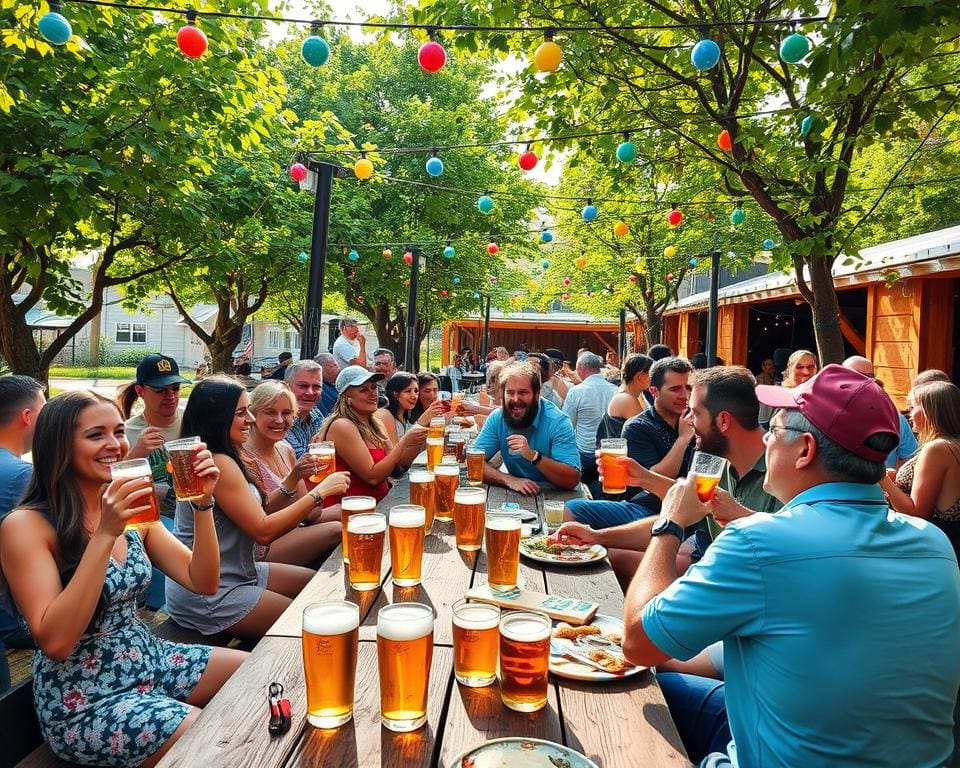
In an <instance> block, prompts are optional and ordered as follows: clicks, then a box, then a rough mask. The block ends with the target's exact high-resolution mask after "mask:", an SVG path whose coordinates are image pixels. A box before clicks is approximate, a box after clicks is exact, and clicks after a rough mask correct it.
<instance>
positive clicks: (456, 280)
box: [453, 277, 460, 285]
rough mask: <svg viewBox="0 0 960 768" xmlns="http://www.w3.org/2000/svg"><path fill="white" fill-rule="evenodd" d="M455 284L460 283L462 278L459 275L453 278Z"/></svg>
mask: <svg viewBox="0 0 960 768" xmlns="http://www.w3.org/2000/svg"><path fill="white" fill-rule="evenodd" d="M453 284H454V285H460V278H459V277H455V278H453Z"/></svg>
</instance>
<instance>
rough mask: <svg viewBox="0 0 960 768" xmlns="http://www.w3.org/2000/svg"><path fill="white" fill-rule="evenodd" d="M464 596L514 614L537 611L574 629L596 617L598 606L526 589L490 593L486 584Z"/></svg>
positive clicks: (490, 590)
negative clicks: (573, 626)
mask: <svg viewBox="0 0 960 768" xmlns="http://www.w3.org/2000/svg"><path fill="white" fill-rule="evenodd" d="M464 597H466V598H467V599H468V600H476V601H477V602H480V603H492V604H493V605H499V606H500V607H501V608H508V609H510V610H514V611H540V612H541V613H545V614H547V616H549V617H550V618H551V619H556V620H557V621H565V622H567V623H568V624H573V625H575V626H579V625H581V624H587V623H589V622H590V621H591V620H592V619H593V617H594V614H596V612H597V608H599V607H600V605H599V604H598V603H591V602H588V601H586V600H579V599H577V598H568V597H560V596H558V595H545V594H543V593H542V592H531V591H529V590H526V589H517V590H514V591H513V592H494V591H493V590H492V589H490V587H488V586H487V585H483V586H478V587H474V588H473V589H470V590H468V591H467V592H466V594H465V595H464Z"/></svg>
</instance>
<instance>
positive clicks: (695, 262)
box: [690, 259, 700, 267]
mask: <svg viewBox="0 0 960 768" xmlns="http://www.w3.org/2000/svg"><path fill="white" fill-rule="evenodd" d="M699 263H700V262H699V261H697V260H696V259H690V266H691V267H695V266H697V264H699Z"/></svg>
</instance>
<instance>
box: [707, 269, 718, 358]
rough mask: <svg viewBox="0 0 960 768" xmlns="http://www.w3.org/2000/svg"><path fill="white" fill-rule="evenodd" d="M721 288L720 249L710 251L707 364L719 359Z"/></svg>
mask: <svg viewBox="0 0 960 768" xmlns="http://www.w3.org/2000/svg"><path fill="white" fill-rule="evenodd" d="M719 290H720V251H711V252H710V302H709V305H708V307H709V309H708V314H707V345H706V346H707V348H706V354H707V366H708V367H711V368H712V367H713V365H714V361H715V360H716V359H717V294H718V293H719Z"/></svg>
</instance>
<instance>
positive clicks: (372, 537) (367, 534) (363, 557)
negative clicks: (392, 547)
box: [347, 513, 387, 592]
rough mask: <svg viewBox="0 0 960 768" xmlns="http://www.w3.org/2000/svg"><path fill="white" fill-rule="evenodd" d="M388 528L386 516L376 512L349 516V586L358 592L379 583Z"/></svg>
mask: <svg viewBox="0 0 960 768" xmlns="http://www.w3.org/2000/svg"><path fill="white" fill-rule="evenodd" d="M386 530H387V519H386V518H385V517H384V516H383V515H379V514H377V513H362V514H359V515H350V517H349V518H348V519H347V541H349V542H350V545H349V546H350V561H349V562H348V563H347V576H348V578H349V580H350V586H351V587H353V588H354V589H355V590H357V591H358V592H369V591H370V590H371V589H376V588H377V587H379V586H380V565H381V563H383V537H384V532H385V531H386Z"/></svg>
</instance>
